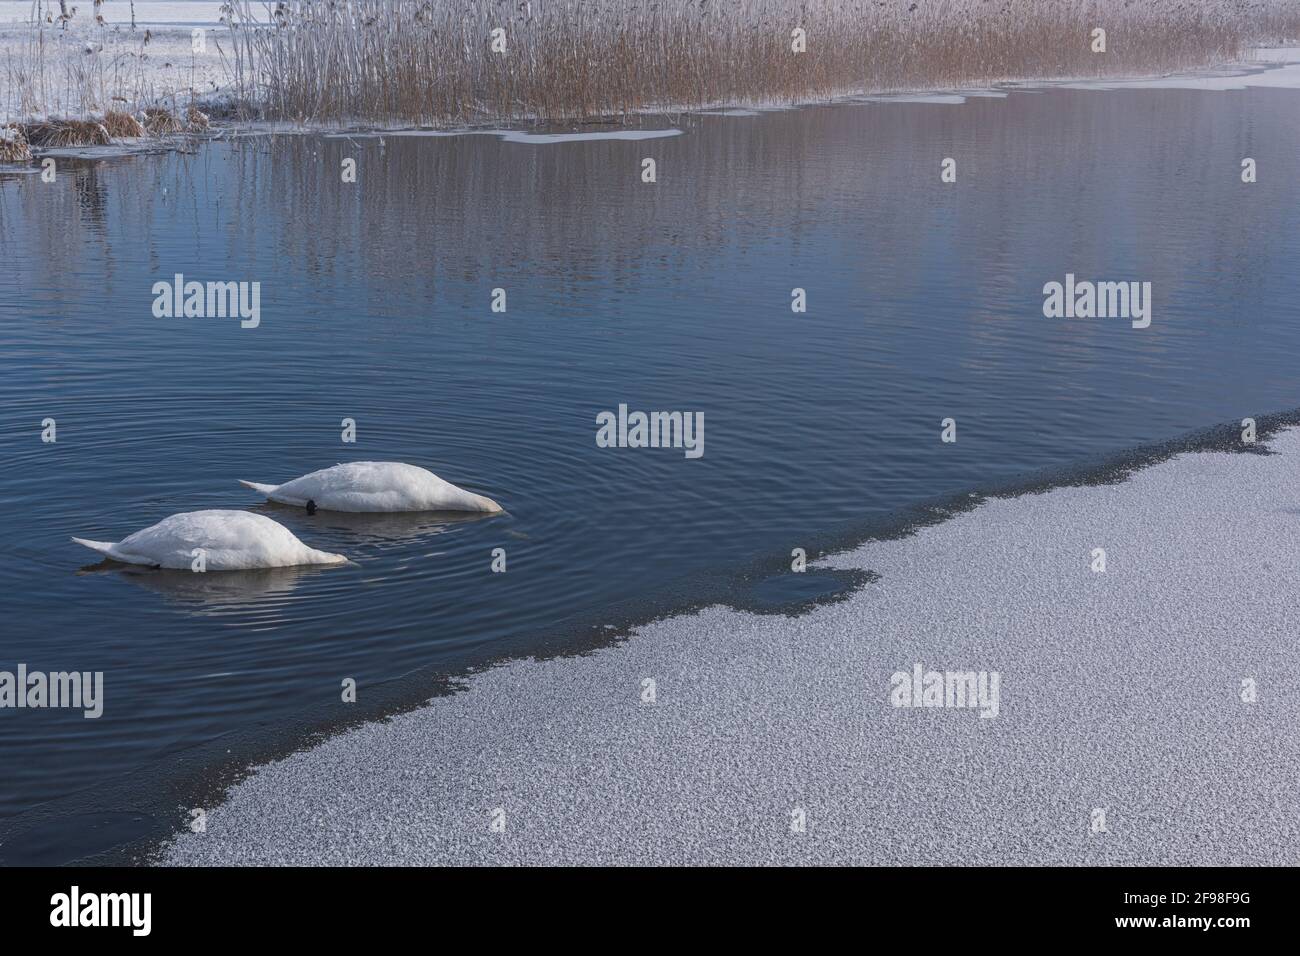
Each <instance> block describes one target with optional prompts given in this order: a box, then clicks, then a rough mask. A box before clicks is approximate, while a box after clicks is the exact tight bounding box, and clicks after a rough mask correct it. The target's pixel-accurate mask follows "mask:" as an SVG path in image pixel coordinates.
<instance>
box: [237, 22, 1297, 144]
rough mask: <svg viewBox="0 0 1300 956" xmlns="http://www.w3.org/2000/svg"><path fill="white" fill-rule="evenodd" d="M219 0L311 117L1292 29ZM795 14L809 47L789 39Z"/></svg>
mask: <svg viewBox="0 0 1300 956" xmlns="http://www.w3.org/2000/svg"><path fill="white" fill-rule="evenodd" d="M232 7H233V13H232V26H231V33H232V40H233V43H234V46H235V50H236V52H235V55H234V60H233V62H234V65H235V73H236V77H237V84H238V88H239V90H240V94H241V98H242V99H244V100H245V101H247V102H248V103H253V104H258V105H259V106H260V108H261V110H262V112H263V114H264V115H266V116H269V117H273V118H277V119H288V120H301V121H316V122H350V121H361V122H408V123H438V122H447V121H454V122H472V121H476V120H508V119H519V118H540V119H555V120H560V119H565V120H572V119H585V118H591V117H599V116H609V115H618V114H626V113H629V112H632V111H637V110H645V109H655V108H671V107H699V106H705V105H711V104H722V103H734V104H741V103H760V102H781V103H788V102H792V101H802V100H811V99H818V98H823V97H829V96H834V95H838V94H846V93H853V92H868V91H870V92H883V91H890V90H902V89H939V88H948V87H953V86H963V85H972V84H984V83H992V82H996V81H1004V80H1014V79H1021V78H1046V77H1061V76H1096V75H1103V74H1104V75H1114V74H1149V73H1158V72H1162V71H1167V70H1172V69H1184V68H1190V67H1197V66H1203V65H1207V64H1210V63H1221V62H1224V61H1227V60H1231V59H1235V58H1237V57H1239V56H1241V55H1242V54H1243V53H1244V51H1245V46H1246V45H1247V44H1250V43H1252V42H1254V41H1256V40H1259V39H1261V38H1266V37H1269V36H1272V35H1277V34H1286V35H1291V36H1295V35H1297V34H1300V12H1298V11H1297V10H1296V7H1295V5H1294V4H1289V5H1288V4H1285V3H1283V2H1281V0H1145V2H1141V3H1126V2H1124V0H1083V2H1080V0H1014V2H1013V0H1001V2H991V0H990V2H980V0H887V2H881V0H802V2H798V0H461V2H451V0H308V2H289V3H285V4H281V5H280V12H279V13H277V14H276V15H275V16H274V17H273V18H272V25H270V26H261V27H258V26H256V25H254V20H255V14H254V7H253V5H252V4H251V3H249V2H248V0H233V2H232ZM1288 11H1290V12H1288ZM263 19H265V17H264V16H263ZM796 27H798V28H802V29H803V30H804V31H806V34H807V52H804V53H795V52H793V51H792V48H791V45H792V37H791V32H792V31H793V30H794V29H795V28H796ZM1097 27H1101V28H1104V29H1105V30H1106V32H1107V38H1106V39H1107V52H1105V53H1095V52H1093V50H1092V48H1091V31H1092V30H1093V29H1094V28H1097ZM498 29H500V30H504V40H505V52H504V53H502V52H496V51H494V49H493V46H492V44H493V31H494V30H498ZM498 36H501V35H500V34H498Z"/></svg>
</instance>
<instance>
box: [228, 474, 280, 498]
mask: <svg viewBox="0 0 1300 956" xmlns="http://www.w3.org/2000/svg"><path fill="white" fill-rule="evenodd" d="M238 481H239V483H240V484H241V485H243V486H244V487H245V488H252V489H253V490H254V491H256V492H258V493H259V494H263V495H267V496H269V495H270V494H271V492H273V491H275V489H276V488H279V487H280V486H279V485H259V484H258V483H257V482H256V481H244V479H242V478H240V479H238Z"/></svg>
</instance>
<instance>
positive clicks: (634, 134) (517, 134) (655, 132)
mask: <svg viewBox="0 0 1300 956" xmlns="http://www.w3.org/2000/svg"><path fill="white" fill-rule="evenodd" d="M681 134H682V131H681V130H679V129H619V130H606V131H601V132H588V133H529V132H526V131H524V130H516V129H394V130H366V131H364V132H352V133H329V134H327V137H326V138H328V139H340V138H345V139H376V138H381V137H382V138H388V137H395V136H500V137H501V138H502V139H503V140H505V141H506V142H507V143H531V144H544V143H581V142H589V141H591V140H601V139H659V138H661V137H664V136H680V135H681Z"/></svg>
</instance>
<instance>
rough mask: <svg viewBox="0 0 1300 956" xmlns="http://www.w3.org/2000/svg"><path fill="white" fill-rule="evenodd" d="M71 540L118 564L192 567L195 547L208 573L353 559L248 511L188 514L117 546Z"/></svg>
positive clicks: (148, 528) (192, 512)
mask: <svg viewBox="0 0 1300 956" xmlns="http://www.w3.org/2000/svg"><path fill="white" fill-rule="evenodd" d="M72 540H73V541H75V542H77V544H81V545H85V546H86V547H87V548H90V550H92V551H98V552H99V553H100V554H104V555H107V556H108V557H110V558H112V559H113V560H114V561H123V562H125V563H127V564H148V565H152V566H153V567H160V568H186V569H188V568H190V567H191V566H192V563H193V561H194V555H193V554H192V552H193V551H194V549H196V548H200V549H202V550H203V551H204V552H205V553H204V562H205V566H206V568H207V570H209V571H245V570H248V569H250V568H285V567H290V566H292V565H298V564H345V563H347V560H348V559H347V558H345V557H344V556H343V555H341V554H330V553H329V552H328V551H317V550H316V549H315V548H309V547H307V545H305V544H303V543H302V542H301V541H299V540H298V539H297V538H296V537H295V536H294V534H293V532H292V531H290V530H289V529H288V528H286V527H285V526H284V525H282V524H280V523H279V522H276V521H272V520H271V519H270V518H268V517H266V516H265V515H257V514H252V513H251V512H248V511H221V510H214V511H185V512H182V513H180V514H174V515H172V516H171V517H170V518H164V519H163V520H162V521H159V522H158V523H157V524H155V525H150V526H149V527H147V528H145V529H144V530H143V531H137V532H136V533H135V534H133V535H130V536H128V537H126V538H123V539H122V540H121V541H118V542H112V541H87V540H86V539H85V538H73V539H72Z"/></svg>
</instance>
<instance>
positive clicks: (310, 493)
mask: <svg viewBox="0 0 1300 956" xmlns="http://www.w3.org/2000/svg"><path fill="white" fill-rule="evenodd" d="M239 483H240V484H241V485H243V486H244V487H245V488H252V489H253V490H254V491H257V492H260V493H261V494H264V495H266V497H268V498H269V499H271V500H272V501H278V502H280V503H281V504H286V505H299V506H300V507H305V508H306V509H307V511H308V513H309V514H315V512H316V509H317V508H321V509H324V510H325V511H354V512H377V511H389V512H391V511H482V512H489V513H491V512H498V511H501V510H503V509H502V508H501V506H500V505H499V504H497V503H496V502H495V501H493V500H492V499H491V498H485V497H484V496H483V495H476V494H474V493H473V492H472V491H466V490H465V489H464V488H458V487H456V486H455V485H453V484H452V483H451V482H449V481H443V480H442V479H441V478H439V477H438V476H437V475H435V474H434V473H433V472H431V471H426V470H425V469H423V468H420V467H418V466H417V465H406V464H403V463H402V462H400V461H354V462H352V463H351V464H347V465H335V466H334V467H333V468H322V469H321V470H320V471H313V472H312V473H311V474H309V475H303V476H302V477H301V478H295V479H293V481H287V482H285V483H284V484H282V485H262V484H258V483H257V482H255V481H243V480H242V479H241V480H240V482H239Z"/></svg>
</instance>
